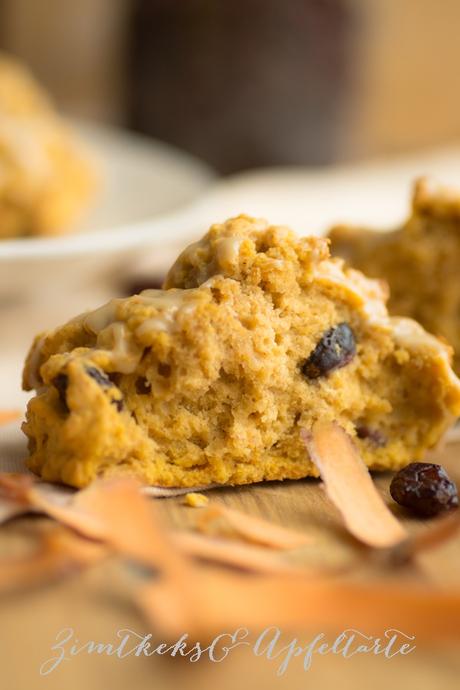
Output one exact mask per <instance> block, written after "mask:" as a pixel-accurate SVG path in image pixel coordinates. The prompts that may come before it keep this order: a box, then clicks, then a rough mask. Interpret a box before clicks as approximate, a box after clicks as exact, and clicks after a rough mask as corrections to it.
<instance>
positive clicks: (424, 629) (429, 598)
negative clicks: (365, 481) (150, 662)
mask: <svg viewBox="0 0 460 690" xmlns="http://www.w3.org/2000/svg"><path fill="white" fill-rule="evenodd" d="M137 600H138V604H139V605H140V607H141V609H142V610H143V611H144V614H145V615H146V616H147V618H148V620H149V621H151V623H152V624H155V626H156V628H157V629H158V628H161V630H162V631H163V632H164V633H165V634H167V635H177V634H179V633H180V632H181V631H183V630H187V632H189V633H190V634H192V633H193V634H195V635H206V636H207V635H212V634H215V633H217V632H220V631H222V630H232V629H235V628H237V627H239V626H242V625H243V626H244V627H247V628H249V629H250V630H258V629H259V630H260V629H264V628H266V627H267V626H272V625H276V626H277V627H279V628H281V629H295V630H299V629H311V630H316V631H317V630H321V631H323V630H331V631H332V630H334V631H343V630H345V629H347V628H349V627H350V626H352V627H353V628H355V629H358V630H360V631H363V632H364V633H370V634H372V633H373V631H376V630H377V631H379V632H381V631H384V630H386V629H397V630H401V631H405V632H407V634H410V635H416V636H417V642H422V641H432V640H439V639H449V638H455V639H460V590H457V591H443V590H434V589H430V588H427V587H421V586H417V585H414V584H413V583H404V584H401V585H390V584H385V583H380V582H378V583H372V584H366V585H363V584H358V583H350V582H339V581H334V580H325V579H319V578H318V579H311V578H310V579H306V578H304V577H298V576H285V575H284V576H281V575H278V576H264V577H261V576H258V577H256V576H252V577H248V576H243V575H239V574H235V573H228V572H227V573H225V572H222V571H211V570H209V569H208V570H203V572H202V573H201V574H200V577H199V578H196V580H195V588H194V597H193V599H189V598H186V597H184V596H183V595H182V593H181V592H178V591H177V590H176V589H175V588H173V587H172V586H171V583H170V582H168V581H167V580H162V581H158V582H151V583H149V584H148V585H146V586H144V587H143V588H142V589H141V590H140V591H139V594H138V599H137Z"/></svg>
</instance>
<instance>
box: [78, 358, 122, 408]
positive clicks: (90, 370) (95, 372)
mask: <svg viewBox="0 0 460 690" xmlns="http://www.w3.org/2000/svg"><path fill="white" fill-rule="evenodd" d="M86 373H87V374H88V376H91V378H92V379H94V380H95V381H96V383H97V384H98V385H99V386H100V387H101V388H112V386H114V383H113V381H111V380H110V379H109V377H108V376H107V375H106V374H105V373H104V372H102V371H101V370H100V369H98V368H97V367H86ZM110 402H111V404H112V405H115V407H116V408H117V412H121V411H122V409H123V408H124V406H125V405H124V401H123V398H114V399H113V400H111V401H110Z"/></svg>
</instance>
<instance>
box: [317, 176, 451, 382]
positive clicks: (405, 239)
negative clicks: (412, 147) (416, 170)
mask: <svg viewBox="0 0 460 690" xmlns="http://www.w3.org/2000/svg"><path fill="white" fill-rule="evenodd" d="M329 237H330V239H331V243H332V252H333V254H334V255H336V256H341V257H344V258H345V259H346V260H347V262H349V263H350V265H352V266H354V267H355V268H358V269H359V270H361V271H364V272H365V273H366V274H367V275H369V276H371V277H373V278H380V279H384V280H386V281H387V283H388V285H389V287H390V299H389V303H388V308H389V310H390V313H392V314H401V315H404V316H409V317H411V318H413V319H415V320H417V321H419V322H420V323H421V324H422V325H423V326H424V328H426V329H427V330H428V331H430V332H431V333H434V334H435V335H437V336H441V337H443V338H445V339H446V340H447V341H448V342H449V343H450V344H451V345H452V347H453V348H454V352H455V355H454V369H455V370H456V372H457V373H460V271H459V270H458V266H459V262H460V191H459V190H455V189H452V188H450V187H444V186H442V185H438V184H436V183H434V182H433V181H432V180H429V179H426V178H422V179H420V180H418V181H417V182H416V184H415V187H414V194H413V200H412V213H411V215H410V217H409V218H408V220H407V221H406V222H405V223H404V225H402V227H400V228H397V229H396V230H394V231H392V232H376V231H372V230H369V229H366V228H359V227H350V226H345V225H343V226H339V227H336V228H333V229H332V230H331V232H330V233H329Z"/></svg>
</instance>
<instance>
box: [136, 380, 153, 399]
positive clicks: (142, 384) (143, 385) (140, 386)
mask: <svg viewBox="0 0 460 690" xmlns="http://www.w3.org/2000/svg"><path fill="white" fill-rule="evenodd" d="M135 386H136V393H137V394H138V395H149V394H150V393H151V392H152V389H151V386H150V383H149V382H148V381H147V379H146V378H145V377H144V376H138V378H137V379H136V383H135Z"/></svg>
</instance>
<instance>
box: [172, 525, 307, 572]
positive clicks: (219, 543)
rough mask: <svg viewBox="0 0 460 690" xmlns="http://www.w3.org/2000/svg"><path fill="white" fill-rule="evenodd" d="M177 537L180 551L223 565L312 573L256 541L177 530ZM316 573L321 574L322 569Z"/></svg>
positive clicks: (246, 568)
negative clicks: (238, 540) (220, 537)
mask: <svg viewBox="0 0 460 690" xmlns="http://www.w3.org/2000/svg"><path fill="white" fill-rule="evenodd" d="M173 540H174V543H175V544H176V546H177V547H178V548H179V549H180V551H182V552H183V553H186V554H187V555H188V556H193V557H195V558H200V559H203V560H206V561H212V562H214V563H220V564H221V565H229V566H232V567H236V568H240V569H242V570H248V571H252V572H256V573H271V574H273V573H293V572H299V571H300V570H302V572H303V573H304V574H307V573H308V568H307V567H303V568H302V569H301V568H300V566H295V565H291V564H290V563H288V562H287V561H283V560H281V558H280V557H279V556H278V554H276V553H274V552H273V551H269V550H267V549H265V548H263V547H260V546H254V545H252V544H251V545H249V544H239V543H237V542H232V541H228V540H222V539H215V538H213V537H207V536H204V535H202V534H193V533H191V532H175V533H174V534H173ZM315 572H316V573H318V569H316V570H315Z"/></svg>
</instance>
